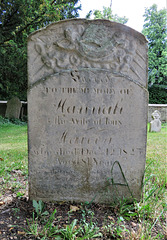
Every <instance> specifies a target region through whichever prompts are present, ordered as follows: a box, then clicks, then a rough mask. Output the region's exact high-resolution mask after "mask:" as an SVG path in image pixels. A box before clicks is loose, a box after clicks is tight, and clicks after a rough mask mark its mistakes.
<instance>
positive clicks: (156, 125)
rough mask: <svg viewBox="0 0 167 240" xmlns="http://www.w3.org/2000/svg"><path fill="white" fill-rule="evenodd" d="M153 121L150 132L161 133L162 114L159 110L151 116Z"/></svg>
mask: <svg viewBox="0 0 167 240" xmlns="http://www.w3.org/2000/svg"><path fill="white" fill-rule="evenodd" d="M151 116H152V118H153V120H152V121H151V122H150V129H149V131H150V132H160V131H161V121H160V118H161V113H160V112H159V111H158V110H155V111H154V112H153V113H152V114H151Z"/></svg>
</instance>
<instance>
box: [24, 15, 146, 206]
mask: <svg viewBox="0 0 167 240" xmlns="http://www.w3.org/2000/svg"><path fill="white" fill-rule="evenodd" d="M146 50H147V46H146V40H145V38H144V36H143V35H141V34H140V33H138V32H136V31H133V30H132V29H130V28H128V27H126V26H125V25H121V24H118V23H114V22H110V21H107V20H105V21H103V20H98V19H97V20H86V19H85V20H83V19H71V20H64V21H60V22H56V23H53V24H51V25H49V26H47V27H46V28H44V29H42V30H39V31H37V32H35V33H33V34H31V35H30V36H29V39H28V58H29V59H28V75H29V82H28V113H29V114H28V118H29V119H28V122H29V128H28V136H29V144H28V146H29V196H30V199H35V200H40V199H41V200H43V201H76V202H83V201H91V200H92V199H93V201H95V202H97V203H109V202H110V201H112V199H113V198H114V197H115V196H114V189H113V186H110V187H108V185H107V180H108V179H110V178H111V175H112V177H113V180H114V182H115V183H117V184H118V185H119V186H116V187H117V190H118V194H119V195H118V196H117V197H118V198H119V197H120V198H122V197H126V198H128V197H130V196H131V195H130V193H129V191H128V190H127V187H126V186H123V185H120V184H122V183H124V179H123V175H122V174H124V176H125V178H126V181H127V183H128V186H129V189H130V191H131V192H132V193H133V195H134V197H135V198H136V199H137V200H138V199H140V195H141V188H142V181H143V175H144V166H145V155H146V125H147V117H146V113H147V99H148V94H147V89H146V86H147V72H146V70H147V53H146ZM116 162H118V163H119V164H120V166H121V169H122V170H120V169H119V167H118V166H117V165H116V164H115V165H113V164H114V163H116ZM113 166H114V167H113ZM111 169H113V171H112V174H111Z"/></svg>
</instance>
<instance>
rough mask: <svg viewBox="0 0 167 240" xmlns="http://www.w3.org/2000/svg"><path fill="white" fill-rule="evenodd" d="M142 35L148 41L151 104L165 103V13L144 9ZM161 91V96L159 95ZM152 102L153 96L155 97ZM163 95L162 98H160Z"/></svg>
mask: <svg viewBox="0 0 167 240" xmlns="http://www.w3.org/2000/svg"><path fill="white" fill-rule="evenodd" d="M144 17H145V24H144V26H143V31H142V33H143V34H144V35H145V36H146V38H147V40H148V48H149V49H148V60H149V61H148V86H149V92H150V102H151V103H165V102H164V101H165V100H164V98H165V91H166V90H165V89H167V25H166V23H167V11H166V9H162V10H159V11H158V9H157V5H155V4H154V5H152V6H151V7H150V8H146V9H145V14H144ZM159 91H161V93H162V94H160V93H159ZM156 92H157V96H158V99H157V98H156V99H155V100H153V98H154V97H153V95H156ZM162 95H164V97H163V96H162Z"/></svg>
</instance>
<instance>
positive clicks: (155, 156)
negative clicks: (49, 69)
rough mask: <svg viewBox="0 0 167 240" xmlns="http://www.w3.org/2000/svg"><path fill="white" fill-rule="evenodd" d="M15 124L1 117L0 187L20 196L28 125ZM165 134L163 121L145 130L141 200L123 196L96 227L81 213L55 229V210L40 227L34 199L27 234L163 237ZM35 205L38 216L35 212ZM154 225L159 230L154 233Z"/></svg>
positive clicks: (84, 237) (62, 236)
mask: <svg viewBox="0 0 167 240" xmlns="http://www.w3.org/2000/svg"><path fill="white" fill-rule="evenodd" d="M17 124H18V125H16V124H14V123H12V122H9V121H8V120H4V119H2V118H0V186H1V187H2V193H1V195H2V194H3V193H5V191H8V190H9V189H10V190H12V191H13V192H14V193H16V194H17V196H18V197H21V196H22V190H23V194H24V192H25V187H26V186H25V185H24V184H23V183H22V181H20V178H19V180H18V178H17V174H16V173H19V174H21V176H22V178H23V179H24V180H25V179H27V176H28V170H27V165H28V156H27V125H26V124H22V123H21V122H17ZM166 136H167V124H162V129H161V132H159V133H149V132H148V140H147V158H146V170H145V182H144V191H143V192H144V195H143V200H141V201H140V202H139V203H137V202H134V203H133V204H131V205H129V203H128V202H127V201H126V199H124V200H123V201H120V202H118V204H117V206H115V207H113V206H112V207H111V211H114V212H115V213H116V216H117V221H116V222H113V221H111V223H110V224H108V225H104V226H103V227H102V228H99V227H97V226H96V224H95V223H94V222H93V221H90V222H89V223H88V222H86V221H85V219H84V215H83V218H82V220H83V221H82V223H81V222H80V223H79V222H78V220H77V219H75V221H73V222H71V223H69V224H67V226H65V227H62V228H58V226H54V225H53V221H54V220H53V219H54V215H55V213H56V210H55V211H54V212H53V214H51V215H50V216H48V220H47V221H46V220H45V224H44V225H43V227H39V225H40V224H41V221H42V219H43V215H45V214H42V206H43V205H42V203H40V202H39V203H37V202H36V203H35V202H34V203H33V205H34V206H35V207H34V212H36V215H37V216H36V217H35V215H33V218H32V221H29V222H28V226H29V231H28V234H30V235H34V236H40V237H41V239H47V237H49V236H52V237H55V238H53V239H93V238H94V237H97V236H99V237H100V236H103V238H102V239H107V238H105V236H107V237H108V236H109V239H134V240H135V239H136V240H137V239H142V240H147V239H165V235H164V233H163V232H165V229H164V227H165V224H164V223H165V212H166V210H167V207H166V195H165V194H166V193H165V192H166V187H167V184H166V169H167V168H166V147H167V144H166ZM38 208H39V210H40V215H39V213H38V214H37V209H38ZM90 209H91V204H90ZM82 214H83V213H82ZM45 217H46V216H45ZM134 220H135V221H136V222H137V223H138V226H139V227H138V229H137V230H136V231H135V232H134V230H133V229H129V230H127V228H126V226H125V225H126V221H134ZM155 227H158V228H160V229H162V231H160V232H159V233H157V234H155V233H154V234H153V232H154V230H155ZM39 229H40V231H39ZM125 235H126V237H127V238H126V237H125ZM42 237H43V238H42ZM96 239H97V238H96Z"/></svg>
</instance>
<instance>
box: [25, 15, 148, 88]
mask: <svg viewBox="0 0 167 240" xmlns="http://www.w3.org/2000/svg"><path fill="white" fill-rule="evenodd" d="M146 43H147V41H146V38H145V37H144V35H143V34H141V33H139V32H137V31H135V30H133V29H131V28H129V27H127V26H125V25H123V24H120V23H116V22H111V21H109V20H102V19H97V20H86V19H71V20H63V21H60V22H56V23H52V24H50V25H48V26H47V27H46V28H43V29H40V30H38V31H36V32H34V33H32V34H31V35H30V36H29V39H28V52H29V55H30V54H31V61H29V65H28V67H29V72H31V75H30V77H29V87H32V86H33V85H34V84H38V83H39V82H40V81H45V79H46V78H47V77H48V76H50V75H53V74H59V73H62V72H67V71H72V75H77V74H78V71H80V70H81V69H82V70H83V69H84V70H87V69H88V68H89V69H91V70H94V69H98V68H99V69H100V70H101V69H104V71H106V70H107V71H110V72H112V73H114V74H115V75H117V76H118V75H119V76H122V75H124V76H126V78H127V80H128V81H133V82H134V83H136V84H138V85H139V86H141V87H143V88H146V87H147V81H145V79H147V75H146V73H147V71H146V68H147V44H146ZM34 66H36V67H34Z"/></svg>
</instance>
